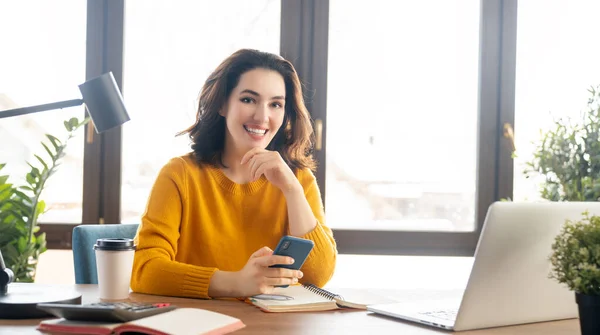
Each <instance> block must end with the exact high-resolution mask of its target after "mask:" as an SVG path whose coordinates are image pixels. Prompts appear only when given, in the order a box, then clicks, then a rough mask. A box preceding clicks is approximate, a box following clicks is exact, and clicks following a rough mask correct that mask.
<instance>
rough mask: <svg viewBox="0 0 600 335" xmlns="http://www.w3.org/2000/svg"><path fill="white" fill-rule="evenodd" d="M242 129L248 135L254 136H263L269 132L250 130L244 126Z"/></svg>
mask: <svg viewBox="0 0 600 335" xmlns="http://www.w3.org/2000/svg"><path fill="white" fill-rule="evenodd" d="M244 129H246V131H247V132H248V133H249V134H250V135H255V136H265V134H266V133H267V132H268V131H269V130H268V129H260V128H252V127H248V126H244Z"/></svg>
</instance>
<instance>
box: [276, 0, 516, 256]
mask: <svg viewBox="0 0 600 335" xmlns="http://www.w3.org/2000/svg"><path fill="white" fill-rule="evenodd" d="M480 4H481V7H480V8H481V9H480V46H479V61H480V64H479V87H478V123H477V124H478V129H477V140H478V144H477V160H476V161H477V176H476V209H475V225H476V226H475V229H474V231H473V232H421V231H419V232H416V231H372V230H349V229H334V236H335V239H336V241H337V246H338V251H339V252H340V253H350V254H393V255H449V256H472V255H473V254H474V252H475V248H476V246H477V242H478V240H479V235H480V233H481V229H482V226H483V221H484V219H485V215H486V214H487V208H488V207H489V205H490V204H492V203H493V202H494V201H498V200H500V199H501V198H503V197H505V198H509V197H510V196H511V195H512V188H513V185H512V177H513V165H512V159H511V158H510V147H509V146H508V144H507V143H506V141H505V140H504V138H503V124H504V123H505V122H508V123H511V124H513V123H514V90H515V81H514V77H515V64H516V19H517V0H490V1H488V0H486V1H481V2H480ZM282 22H286V23H287V24H286V25H282V27H281V29H282V31H281V36H282V50H281V53H282V56H284V57H286V58H288V59H291V60H293V61H294V65H295V66H296V69H297V71H298V73H299V75H300V77H301V80H302V81H303V82H304V84H305V85H306V88H307V91H308V94H305V95H306V96H309V97H311V99H310V100H308V101H307V106H308V109H309V111H310V112H311V114H312V117H313V119H314V120H320V122H322V124H323V132H322V138H326V134H327V117H326V116H327V108H326V107H327V106H326V101H327V100H326V99H327V90H326V88H327V55H328V30H329V1H328V0H327V1H320V0H302V1H294V2H292V1H289V2H285V1H284V2H283V3H282ZM326 150H327V144H326V142H325V141H323V143H322V149H321V150H316V151H315V156H316V158H317V161H318V170H317V173H316V176H317V180H318V183H319V188H320V189H321V193H322V196H323V199H324V200H323V201H325V195H326V192H327V189H326V185H325V170H326V168H327V166H326V160H325V153H326ZM324 205H325V208H327V204H326V203H325V204H324Z"/></svg>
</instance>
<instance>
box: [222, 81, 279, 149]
mask: <svg viewBox="0 0 600 335" xmlns="http://www.w3.org/2000/svg"><path fill="white" fill-rule="evenodd" d="M220 114H221V115H222V116H224V117H225V120H226V128H227V129H226V134H225V149H226V150H227V149H229V150H235V152H237V153H239V154H244V153H245V152H247V151H248V150H250V149H252V148H255V147H260V148H263V149H264V148H266V147H267V146H268V145H269V143H270V142H271V140H272V139H273V137H274V136H275V134H277V131H278V130H279V128H281V125H282V123H283V117H284V115H285V83H284V80H283V77H282V76H281V75H280V74H279V73H278V72H276V71H272V70H267V69H253V70H250V71H248V72H246V73H244V74H243V75H242V76H241V77H240V80H239V82H238V85H237V86H236V87H235V88H234V89H233V91H232V92H231V94H230V96H229V99H228V100H227V103H226V104H225V106H223V109H222V110H221V112H220Z"/></svg>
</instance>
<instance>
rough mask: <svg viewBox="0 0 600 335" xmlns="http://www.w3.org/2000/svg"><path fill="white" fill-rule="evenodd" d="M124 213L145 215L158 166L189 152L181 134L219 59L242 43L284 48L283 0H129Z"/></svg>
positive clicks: (127, 217)
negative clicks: (175, 0)
mask: <svg viewBox="0 0 600 335" xmlns="http://www.w3.org/2000/svg"><path fill="white" fill-rule="evenodd" d="M125 13H126V17H125V22H126V23H125V61H124V75H123V81H124V88H123V94H124V99H125V102H126V104H127V108H128V110H129V112H130V114H131V119H132V120H131V121H130V122H129V123H127V124H125V125H124V127H123V129H124V130H123V134H124V135H123V170H122V188H121V190H122V197H121V198H122V204H121V221H122V222H139V221H140V217H141V215H142V213H143V211H144V208H145V205H146V201H147V198H148V195H149V192H150V188H151V187H152V184H153V183H154V180H155V178H156V175H157V174H158V171H159V170H160V168H161V167H162V166H163V165H164V164H165V163H166V162H167V161H168V160H169V159H170V158H171V157H174V156H177V155H182V154H184V153H187V152H189V151H190V150H191V149H190V147H189V139H188V137H187V136H181V137H175V134H176V133H177V132H179V131H181V130H184V129H185V128H187V127H189V126H190V125H191V124H193V122H194V121H195V116H196V109H197V98H198V96H199V94H200V90H201V88H202V85H203V84H204V80H205V79H206V78H207V77H208V75H209V74H210V72H211V71H212V70H214V68H216V66H217V65H218V64H219V62H221V61H222V60H223V59H225V58H226V57H227V56H229V55H230V54H231V53H233V52H234V51H236V50H238V49H240V48H253V49H260V50H263V51H269V52H273V53H279V35H280V17H281V3H280V1H279V0H261V1H246V0H229V1H183V2H182V1H177V2H173V1H166V0H165V1H153V2H152V3H146V2H140V1H128V2H126V8H125Z"/></svg>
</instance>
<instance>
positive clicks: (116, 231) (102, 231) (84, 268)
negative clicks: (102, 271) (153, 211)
mask: <svg viewBox="0 0 600 335" xmlns="http://www.w3.org/2000/svg"><path fill="white" fill-rule="evenodd" d="M138 226H139V224H137V223H134V224H130V223H128V224H103V225H100V224H88V225H79V226H76V227H75V228H73V244H72V245H73V263H74V264H75V283H76V284H98V273H97V272H96V254H95V252H94V244H95V243H96V240H97V239H99V238H134V237H135V234H136V232H137V229H138Z"/></svg>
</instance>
